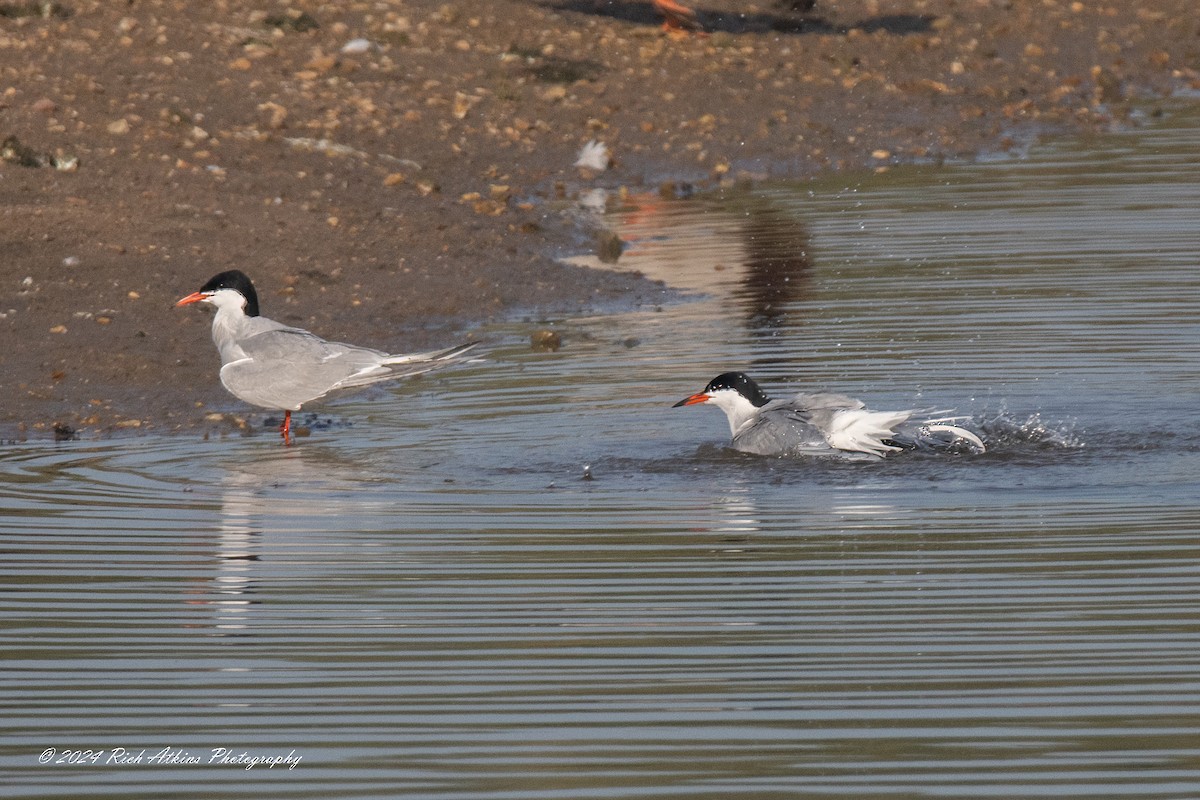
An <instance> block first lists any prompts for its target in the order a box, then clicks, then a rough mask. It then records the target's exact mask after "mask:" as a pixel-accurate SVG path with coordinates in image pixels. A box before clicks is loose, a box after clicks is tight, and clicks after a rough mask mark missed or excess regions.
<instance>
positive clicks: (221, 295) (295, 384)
mask: <svg viewBox="0 0 1200 800" xmlns="http://www.w3.org/2000/svg"><path fill="white" fill-rule="evenodd" d="M192 303H208V304H209V305H212V306H215V307H216V309H217V313H216V314H214V315H213V323H212V337H213V343H214V344H216V346H217V350H218V351H220V353H221V383H222V384H223V385H224V386H225V388H226V389H228V390H229V392H230V394H232V395H233V396H234V397H237V398H238V399H239V400H244V401H245V402H247V403H250V404H251V405H256V406H261V407H263V408H271V409H276V410H279V411H282V412H283V425H281V426H280V428H279V432H280V434H281V435H282V436H283V438H284V441H287V440H288V439H289V436H290V433H291V427H292V412H293V411H299V410H300V408H301V406H303V405H305V404H306V403H311V402H313V401H314V400H319V399H320V398H322V397H324V396H325V395H327V394H329V393H330V392H332V391H335V390H338V389H349V388H353V387H358V386H367V385H369V384H372V383H379V382H380V381H387V380H394V379H396V378H403V377H406V376H409V375H417V374H420V373H422V372H429V371H430V370H434V369H437V368H439V367H442V366H446V365H448V364H453V363H455V362H457V361H461V360H462V354H463V353H465V352H466V351H467V350H469V349H471V348H472V347H474V346H475V345H476V344H478V342H470V343H467V344H460V345H457V346H455V347H449V348H447V349H445V350H432V351H430V352H428V353H411V354H408V355H394V354H391V353H385V352H383V351H382V350H372V349H370V348H368V347H357V346H355V345H352V344H342V343H341V342H327V341H325V340H324V339H322V338H320V337H319V336H317V335H315V334H312V333H309V332H308V331H306V330H303V329H301V328H292V327H289V326H287V325H284V324H283V323H282V322H276V321H275V320H273V319H268V318H266V317H260V316H259V315H258V293H257V292H255V291H254V284H253V283H251V282H250V279H249V278H248V277H246V274H245V273H243V272H241V271H239V270H236V269H235V270H229V271H228V272H222V273H220V274H219V275H214V276H213V277H212V278H211V279H210V280H209V281H208V283H206V284H204V285H203V286H201V287H200V291H198V292H192V293H191V294H189V295H188V296H187V297H184V298H183V299H181V300H180V301H179V302H177V303H176V304H175V307H176V308H178V307H179V306H186V305H190V304H192Z"/></svg>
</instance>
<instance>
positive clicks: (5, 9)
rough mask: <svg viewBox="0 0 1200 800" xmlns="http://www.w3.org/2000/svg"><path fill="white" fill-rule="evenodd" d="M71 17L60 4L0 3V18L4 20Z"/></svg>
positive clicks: (68, 11)
mask: <svg viewBox="0 0 1200 800" xmlns="http://www.w3.org/2000/svg"><path fill="white" fill-rule="evenodd" d="M69 16H71V12H70V10H69V9H68V8H67V7H66V6H64V5H63V4H62V3H51V2H32V0H31V2H28V3H0V17H3V18H4V19H22V18H27V17H39V18H41V19H52V18H57V19H66V18H67V17H69Z"/></svg>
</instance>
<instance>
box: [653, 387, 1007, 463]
mask: <svg viewBox="0 0 1200 800" xmlns="http://www.w3.org/2000/svg"><path fill="white" fill-rule="evenodd" d="M700 403H709V404H712V405H714V406H716V407H717V408H719V409H721V410H722V411H724V412H725V416H726V417H728V418H729V430H730V432H731V433H732V435H733V442H732V445H733V448H734V449H735V450H741V451H742V452H745V453H754V454H757V455H838V456H844V457H851V458H881V457H883V456H885V455H887V454H888V453H894V452H896V451H899V450H932V451H966V452H973V453H982V452H984V451H985V450H986V449H987V448H986V447H985V446H984V444H983V441H982V440H981V439H980V438H979V436H977V435H976V434H974V433H972V432H971V431H969V430H967V429H966V428H964V427H962V426H961V425H959V424H956V423H958V422H961V421H962V420H963V419H964V418H963V417H939V418H934V419H928V418H916V419H914V417H917V415H920V414H922V413H923V412H920V411H917V410H913V409H910V410H908V411H870V410H868V409H867V408H866V406H865V405H864V404H863V403H862V401H860V400H855V399H854V398H852V397H846V396H845V395H841V394H829V393H818V394H798V395H796V396H795V397H793V398H790V399H787V400H772V399H770V398H769V397H767V395H766V394H765V393H764V392H763V390H762V389H761V388H759V386H758V384H757V383H755V382H754V381H753V380H752V379H751V378H750V377H749V376H747V375H746V374H745V373H742V372H726V373H723V374H721V375H718V376H717V377H715V378H713V379H712V380H711V381H709V383H708V385H707V386H705V387H704V391H702V392H697V393H696V394H693V395H691V396H689V397H685V398H684V399H683V400H680V401H679V402H678V403H676V404H675V406H674V407H675V408H679V407H680V406H691V405H697V404H700ZM924 413H926V414H930V413H936V414H944V413H946V412H924Z"/></svg>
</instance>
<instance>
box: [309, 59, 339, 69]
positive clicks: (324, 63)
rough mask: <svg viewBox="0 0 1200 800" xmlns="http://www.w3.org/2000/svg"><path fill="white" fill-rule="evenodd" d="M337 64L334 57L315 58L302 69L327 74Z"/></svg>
mask: <svg viewBox="0 0 1200 800" xmlns="http://www.w3.org/2000/svg"><path fill="white" fill-rule="evenodd" d="M337 63H338V62H337V58H336V57H334V56H317V57H316V58H314V59H313V60H312V61H309V62H308V63H307V64H305V65H304V67H305V69H311V70H313V71H315V72H329V70H331V69H333V68H334V67H336V66H337Z"/></svg>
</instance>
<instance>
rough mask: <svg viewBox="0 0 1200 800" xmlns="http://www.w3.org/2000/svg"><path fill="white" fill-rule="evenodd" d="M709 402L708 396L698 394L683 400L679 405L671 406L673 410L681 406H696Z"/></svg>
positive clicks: (702, 393) (701, 393)
mask: <svg viewBox="0 0 1200 800" xmlns="http://www.w3.org/2000/svg"><path fill="white" fill-rule="evenodd" d="M707 400H708V395H706V394H705V393H704V392H699V393H698V394H694V395H692V396H691V397H685V398H683V399H682V400H680V401H679V402H678V403H676V404H675V405H673V406H671V408H679V407H680V406H694V405H696V404H697V403H703V402H706V401H707Z"/></svg>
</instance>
